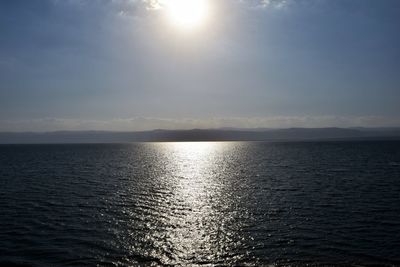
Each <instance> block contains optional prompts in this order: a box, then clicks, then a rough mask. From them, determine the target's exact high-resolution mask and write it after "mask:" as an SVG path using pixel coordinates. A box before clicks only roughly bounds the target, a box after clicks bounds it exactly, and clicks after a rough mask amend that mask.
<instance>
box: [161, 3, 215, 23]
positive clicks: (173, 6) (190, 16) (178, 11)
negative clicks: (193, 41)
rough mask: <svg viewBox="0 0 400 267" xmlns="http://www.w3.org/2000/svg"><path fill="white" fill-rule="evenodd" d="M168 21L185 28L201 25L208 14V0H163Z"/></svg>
mask: <svg viewBox="0 0 400 267" xmlns="http://www.w3.org/2000/svg"><path fill="white" fill-rule="evenodd" d="M164 3H165V10H166V12H167V15H168V17H169V19H170V21H171V22H172V23H173V24H174V25H176V26H178V27H179V28H182V29H185V30H192V29H194V28H198V27H200V26H202V25H203V24H204V23H205V22H206V20H207V17H208V15H209V3H208V0H165V2H164Z"/></svg>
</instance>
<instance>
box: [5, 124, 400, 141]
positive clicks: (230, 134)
mask: <svg viewBox="0 0 400 267" xmlns="http://www.w3.org/2000/svg"><path fill="white" fill-rule="evenodd" d="M325 140H400V127H399V128H334V127H332V128H287V129H265V128H262V129H261V128H260V129H258V128H256V129H237V128H222V129H192V130H152V131H141V132H114V131H56V132H0V144H41V143H126V142H180V141H182V142H184V141H325Z"/></svg>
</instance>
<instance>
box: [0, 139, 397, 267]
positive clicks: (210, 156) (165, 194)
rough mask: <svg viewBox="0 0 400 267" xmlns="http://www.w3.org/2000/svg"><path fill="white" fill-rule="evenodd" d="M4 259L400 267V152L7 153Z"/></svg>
mask: <svg viewBox="0 0 400 267" xmlns="http://www.w3.org/2000/svg"><path fill="white" fill-rule="evenodd" d="M0 188H1V191H0V263H2V264H4V263H14V264H26V265H27V266H73V265H75V266H96V265H99V266H136V265H141V266H158V265H190V266H193V265H206V266H207V265H209V266H214V265H221V266H225V265H250V266H253V265H255V266H260V265H269V264H273V265H307V264H317V265H347V264H354V265H356V264H360V265H370V264H377V265H388V266H390V265H400V143H399V142H326V143H322V142H321V143H317V142H315V143H312V142H310V143H257V142H255V143H251V142H248V143H246V142H238V143H235V142H231V143H229V142H227V143H218V142H216V143H202V142H199V143H148V144H109V145H8V146H5V145H4V146H0Z"/></svg>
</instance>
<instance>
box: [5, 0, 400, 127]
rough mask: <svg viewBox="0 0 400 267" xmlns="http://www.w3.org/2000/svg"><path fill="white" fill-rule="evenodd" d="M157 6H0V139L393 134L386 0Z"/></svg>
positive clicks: (399, 65) (396, 52)
mask: <svg viewBox="0 0 400 267" xmlns="http://www.w3.org/2000/svg"><path fill="white" fill-rule="evenodd" d="M164 1H168V0H164ZM151 3H152V4H153V5H151ZM155 4H156V5H155ZM156 7H157V0H152V1H150V0H147V1H144V0H29V1H26V0H2V1H0V131H47V130H87V129H94V130H100V129H101V130H144V129H154V128H195V127H224V126H232V127H320V126H322V127H324V126H400V30H399V25H400V1H398V0H308V1H306V0H285V1H284V0H280V1H279V0H276V1H273V0H270V1H266V0H264V1H261V0H258V1H257V0H209V13H208V15H207V20H206V21H204V23H203V25H201V26H199V27H197V28H196V29H191V30H190V29H189V30H188V29H185V30H183V29H182V28H179V27H177V26H176V25H173V24H172V23H170V22H171V21H168V18H167V17H166V14H165V13H166V11H165V8H156Z"/></svg>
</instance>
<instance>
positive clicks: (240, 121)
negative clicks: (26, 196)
mask: <svg viewBox="0 0 400 267" xmlns="http://www.w3.org/2000/svg"><path fill="white" fill-rule="evenodd" d="M221 127H234V128H290V127H400V117H383V116H267V117H215V118H209V119H203V118H182V119H175V118H154V117H135V118H116V119H110V120H84V119H62V118H61V119H59V118H43V119H32V120H3V121H0V131H2V132H8V131H10V132H22V131H33V132H43V131H84V130H99V131H102V130H104V131H143V130H153V129H194V128H203V129H205V128H221Z"/></svg>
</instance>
